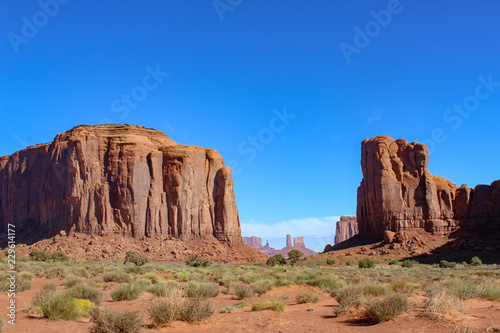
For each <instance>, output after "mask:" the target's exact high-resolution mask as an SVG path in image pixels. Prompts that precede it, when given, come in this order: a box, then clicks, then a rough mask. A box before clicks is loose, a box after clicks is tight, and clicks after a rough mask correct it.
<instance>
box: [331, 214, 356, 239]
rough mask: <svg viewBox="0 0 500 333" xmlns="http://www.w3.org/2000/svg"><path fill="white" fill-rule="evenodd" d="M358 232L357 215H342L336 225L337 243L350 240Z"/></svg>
mask: <svg viewBox="0 0 500 333" xmlns="http://www.w3.org/2000/svg"><path fill="white" fill-rule="evenodd" d="M358 232H359V230H358V221H357V220H356V216H341V217H340V220H339V221H337V224H336V227H335V244H338V243H341V242H343V241H345V240H348V239H349V238H351V237H353V236H354V235H357V234H358Z"/></svg>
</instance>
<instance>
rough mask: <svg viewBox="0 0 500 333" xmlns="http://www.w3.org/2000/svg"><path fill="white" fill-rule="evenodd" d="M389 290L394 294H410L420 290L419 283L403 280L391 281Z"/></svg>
mask: <svg viewBox="0 0 500 333" xmlns="http://www.w3.org/2000/svg"><path fill="white" fill-rule="evenodd" d="M390 287H391V289H392V290H394V291H396V292H402V293H410V292H413V291H414V290H416V289H420V288H422V285H421V284H420V282H412V281H408V280H404V279H399V280H396V281H392V282H391V285H390Z"/></svg>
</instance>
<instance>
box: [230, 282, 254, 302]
mask: <svg viewBox="0 0 500 333" xmlns="http://www.w3.org/2000/svg"><path fill="white" fill-rule="evenodd" d="M234 294H235V295H236V297H237V298H238V299H245V298H248V297H252V296H253V295H254V294H255V292H254V291H253V288H252V287H251V286H246V285H244V284H239V285H237V286H236V287H235V288H234Z"/></svg>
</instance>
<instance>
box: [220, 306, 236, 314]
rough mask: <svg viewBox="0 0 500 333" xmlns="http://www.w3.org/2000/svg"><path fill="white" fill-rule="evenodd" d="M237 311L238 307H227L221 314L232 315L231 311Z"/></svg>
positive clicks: (221, 310)
mask: <svg viewBox="0 0 500 333" xmlns="http://www.w3.org/2000/svg"><path fill="white" fill-rule="evenodd" d="M234 310H236V306H234V305H233V306H229V305H228V306H226V307H225V308H222V309H220V313H231V311H234Z"/></svg>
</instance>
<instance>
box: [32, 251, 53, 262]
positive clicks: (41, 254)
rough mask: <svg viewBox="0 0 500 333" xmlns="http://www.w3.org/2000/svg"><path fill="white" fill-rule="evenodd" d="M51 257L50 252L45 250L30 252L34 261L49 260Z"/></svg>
mask: <svg viewBox="0 0 500 333" xmlns="http://www.w3.org/2000/svg"><path fill="white" fill-rule="evenodd" d="M49 259H50V254H48V253H47V252H45V251H40V250H33V251H31V252H30V260H33V261H48V260H49Z"/></svg>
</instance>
